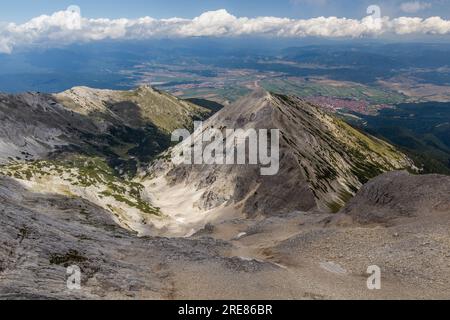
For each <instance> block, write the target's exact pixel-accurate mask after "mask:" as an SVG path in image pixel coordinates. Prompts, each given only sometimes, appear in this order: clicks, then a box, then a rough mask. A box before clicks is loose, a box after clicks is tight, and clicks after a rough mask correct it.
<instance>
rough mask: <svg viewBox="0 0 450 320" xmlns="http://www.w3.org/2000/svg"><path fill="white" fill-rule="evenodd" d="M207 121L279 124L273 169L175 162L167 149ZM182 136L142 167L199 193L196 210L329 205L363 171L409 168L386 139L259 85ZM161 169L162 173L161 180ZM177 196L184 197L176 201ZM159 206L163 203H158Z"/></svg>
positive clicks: (334, 205)
mask: <svg viewBox="0 0 450 320" xmlns="http://www.w3.org/2000/svg"><path fill="white" fill-rule="evenodd" d="M210 128H213V129H219V130H222V131H223V132H226V130H227V129H243V130H247V129H256V130H258V129H268V130H270V129H279V130H280V169H279V172H278V173H277V174H276V175H273V176H262V175H261V173H260V166H258V165H210V164H203V165H200V164H195V165H185V164H181V165H174V164H173V163H172V161H171V157H172V156H174V155H175V156H176V155H181V154H183V152H185V150H186V147H188V148H189V145H187V144H189V143H192V145H193V144H194V142H195V141H198V140H199V139H201V135H200V134H201V133H204V132H206V130H208V129H210ZM191 138H192V141H187V142H183V143H181V144H180V145H178V146H176V147H175V148H173V149H172V150H170V151H168V152H166V153H165V156H164V157H162V159H160V160H159V161H157V162H156V163H155V164H153V166H152V167H150V169H149V170H148V172H149V176H150V177H152V179H153V180H154V181H152V180H151V179H150V180H148V181H144V185H146V186H148V187H149V188H150V190H151V192H152V191H153V192H154V193H156V194H157V193H158V189H159V188H160V187H158V188H153V189H152V185H155V181H157V185H161V183H166V184H167V186H168V187H167V188H164V192H165V193H166V194H167V193H170V192H171V188H173V190H174V192H176V191H175V190H179V189H180V188H185V189H186V194H190V193H192V192H200V193H201V195H200V197H197V198H196V201H195V202H193V203H191V204H190V206H194V207H196V208H198V209H200V210H210V209H212V208H217V207H223V206H225V207H227V206H231V205H235V206H237V207H238V208H239V209H240V210H241V211H242V212H243V213H245V214H247V215H250V216H251V215H255V214H264V215H271V214H278V213H282V212H290V211H292V210H302V211H308V210H311V209H313V208H319V209H320V210H325V211H333V212H336V211H338V210H339V208H341V207H342V206H343V205H344V204H345V202H346V201H347V200H348V199H349V198H350V197H351V196H352V195H354V193H355V192H356V191H357V190H358V189H359V188H360V187H361V186H362V185H363V183H365V182H367V181H368V180H369V179H370V178H373V177H375V176H377V175H378V174H380V173H383V172H385V171H391V170H397V169H403V168H412V167H413V163H412V162H411V160H409V159H408V158H407V157H406V156H405V155H404V154H402V153H401V152H399V151H397V150H396V149H395V148H394V147H393V146H391V145H389V144H388V143H386V142H384V141H381V140H379V139H377V138H374V137H372V136H369V135H366V134H363V133H361V132H360V131H358V130H356V129H354V128H352V127H351V126H349V125H347V124H346V123H344V122H343V121H341V120H340V119H338V118H336V117H335V116H333V115H331V114H328V113H326V112H324V111H323V110H321V109H319V108H318V107H316V106H314V105H311V104H310V103H307V102H305V101H303V100H301V99H299V98H295V97H287V96H280V95H274V94H270V93H268V92H265V91H263V90H260V91H257V92H255V93H253V94H252V95H250V96H248V97H246V98H243V99H242V100H240V101H238V102H237V103H235V104H233V105H230V106H227V107H225V108H224V109H222V110H221V111H219V112H218V113H216V114H215V115H214V116H213V117H211V118H210V119H209V120H208V121H207V122H205V123H204V127H203V131H201V132H200V131H197V132H194V134H193V135H192V136H191ZM161 176H163V177H164V178H165V179H163V180H161ZM183 201H184V200H183ZM162 208H164V204H162Z"/></svg>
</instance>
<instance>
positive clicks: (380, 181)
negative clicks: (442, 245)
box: [340, 171, 450, 223]
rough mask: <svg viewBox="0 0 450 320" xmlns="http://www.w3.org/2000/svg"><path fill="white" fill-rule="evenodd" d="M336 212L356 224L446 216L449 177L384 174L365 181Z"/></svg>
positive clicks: (448, 212) (448, 211) (449, 208)
mask: <svg viewBox="0 0 450 320" xmlns="http://www.w3.org/2000/svg"><path fill="white" fill-rule="evenodd" d="M340 213H342V214H344V215H345V216H349V217H351V218H352V219H353V220H354V221H355V222H359V223H385V222H389V221H391V220H394V219H397V218H403V217H417V216H420V217H422V218H423V217H427V216H433V215H437V214H445V215H447V216H448V217H449V219H450V177H449V176H443V175H412V174H409V173H408V172H405V171H398V172H389V173H385V174H383V175H381V176H379V177H376V178H375V179H373V180H371V181H370V182H368V183H367V184H365V185H364V186H363V187H362V188H361V190H360V191H359V192H358V193H357V194H356V196H355V197H354V198H353V199H351V200H350V201H349V202H348V204H347V205H346V206H345V208H344V209H343V210H342V211H341V212H340Z"/></svg>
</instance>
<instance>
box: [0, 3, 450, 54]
mask: <svg viewBox="0 0 450 320" xmlns="http://www.w3.org/2000/svg"><path fill="white" fill-rule="evenodd" d="M0 9H1V10H0V53H4V54H5V53H6V54H9V53H12V52H13V51H14V49H15V48H18V47H27V46H37V45H41V46H46V47H49V46H61V45H65V44H71V43H85V42H93V41H101V40H147V39H152V38H188V37H216V38H218V37H261V36H264V37H274V38H303V37H318V38H332V39H334V38H376V37H386V36H389V37H392V36H395V37H398V38H400V37H406V36H407V37H411V36H412V37H414V36H417V37H423V36H448V37H450V0H389V1H387V0H380V1H378V2H377V1H374V0H360V1H354V0H126V1H118V0H108V1H106V0H96V1H91V0H69V1H67V0H14V1H2V2H1V4H0ZM369 9H370V10H369Z"/></svg>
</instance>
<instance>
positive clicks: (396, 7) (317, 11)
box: [0, 0, 450, 23]
mask: <svg viewBox="0 0 450 320" xmlns="http://www.w3.org/2000/svg"><path fill="white" fill-rule="evenodd" d="M407 2H410V3H414V2H417V3H419V4H420V5H419V6H416V7H417V8H421V9H420V10H418V11H417V12H404V11H403V10H402V9H401V8H402V7H401V5H402V3H407ZM370 4H377V5H379V6H380V7H381V8H382V10H383V13H384V15H389V16H391V17H395V16H400V15H416V16H431V15H439V16H441V17H443V18H449V16H450V0H421V1H416V0H389V1H388V0H380V1H377V0H360V1H354V0H125V1H124V0H95V1H92V0H14V1H2V2H1V4H0V5H1V9H0V21H4V22H17V23H21V22H24V21H26V20H28V19H31V18H33V17H36V16H38V15H41V14H51V13H53V12H55V11H59V10H62V9H65V8H67V7H68V6H69V5H78V6H80V7H81V9H82V12H83V16H86V17H91V18H99V17H102V18H122V17H124V18H136V17H142V16H151V17H154V18H170V17H175V16H176V17H182V18H193V17H195V16H198V15H200V14H201V13H203V12H205V11H209V10H217V9H226V10H227V11H228V12H230V13H232V14H234V15H236V16H247V17H256V16H278V17H289V18H311V17H317V16H322V15H323V16H339V17H347V18H360V17H362V16H364V14H365V9H366V8H367V6H368V5H370ZM413 7H414V6H413Z"/></svg>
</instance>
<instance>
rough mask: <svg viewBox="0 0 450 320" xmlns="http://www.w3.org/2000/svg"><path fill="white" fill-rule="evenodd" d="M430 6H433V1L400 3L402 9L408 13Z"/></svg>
mask: <svg viewBox="0 0 450 320" xmlns="http://www.w3.org/2000/svg"><path fill="white" fill-rule="evenodd" d="M428 8H431V3H428V2H420V1H411V2H404V3H402V4H401V5H400V9H401V10H402V11H403V12H406V13H417V12H419V11H422V10H425V9H428Z"/></svg>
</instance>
